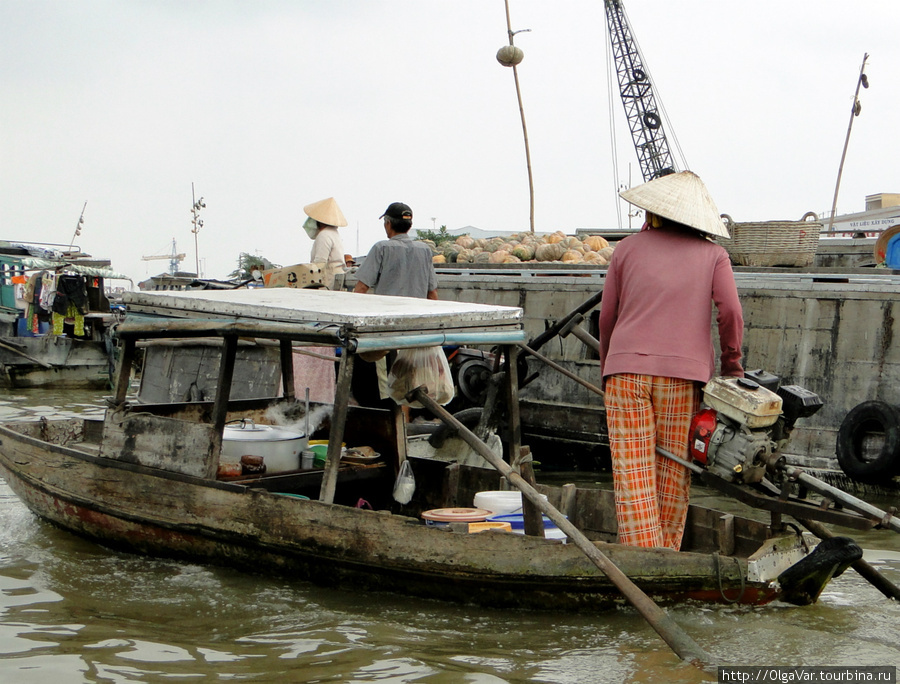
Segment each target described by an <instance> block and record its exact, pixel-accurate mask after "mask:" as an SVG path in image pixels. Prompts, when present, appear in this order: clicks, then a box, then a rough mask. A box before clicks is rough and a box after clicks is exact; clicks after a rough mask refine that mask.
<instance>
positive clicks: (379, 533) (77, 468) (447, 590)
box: [0, 427, 778, 610]
mask: <svg viewBox="0 0 900 684" xmlns="http://www.w3.org/2000/svg"><path fill="white" fill-rule="evenodd" d="M0 474H2V475H3V476H4V477H5V478H6V480H7V482H8V483H9V485H10V487H11V488H12V489H13V491H15V493H16V494H17V495H18V496H19V497H20V498H21V499H22V501H23V502H24V503H25V504H26V505H27V506H28V507H29V508H30V509H31V510H32V511H33V512H35V513H36V514H37V515H39V516H41V517H42V518H45V519H47V520H49V521H51V522H53V523H55V524H57V525H59V526H60V527H62V528H64V529H67V530H70V531H72V532H74V533H77V534H80V535H83V536H86V537H89V538H91V539H94V540H96V541H97V542H99V543H101V544H104V545H108V546H111V547H115V548H119V549H125V550H129V551H133V552H137V553H142V554H148V555H160V556H169V557H176V558H184V559H191V560H200V561H208V562H213V563H218V564H225V565H231V566H236V567H240V568H245V569H251V570H253V571H263V570H265V571H275V572H279V573H284V574H285V575H288V576H291V577H295V578H299V579H305V580H311V581H313V582H316V583H320V584H324V585H331V586H342V587H347V588H352V589H354V590H355V589H366V590H387V591H396V592H400V593H404V594H409V595H416V596H422V597H432V598H440V599H444V600H453V601H459V602H467V603H477V604H481V605H486V606H501V607H513V608H536V609H553V610H602V609H607V608H611V607H614V606H617V605H620V604H623V603H624V602H625V600H624V598H623V597H622V596H621V594H620V593H619V591H618V590H617V589H616V587H615V586H614V585H613V584H612V582H610V581H609V579H608V578H607V577H606V576H605V575H604V574H603V573H602V572H601V571H600V570H599V569H597V568H596V567H595V566H594V565H593V564H592V563H591V562H590V561H588V560H587V559H586V558H585V556H584V555H583V554H582V552H581V551H580V550H579V549H578V548H576V547H575V546H574V545H573V544H561V543H559V542H557V541H553V540H545V539H540V538H534V537H525V536H520V535H512V534H507V533H502V532H485V533H480V534H458V533H456V532H452V531H447V530H442V529H437V528H434V527H430V526H426V525H424V524H422V522H421V521H420V520H417V519H414V518H409V517H405V516H401V515H392V514H390V513H387V512H384V511H382V512H375V511H367V510H362V509H357V508H350V507H346V506H339V505H334V504H326V503H321V502H318V501H309V500H301V499H297V498H295V497H291V496H285V495H280V494H278V493H273V492H269V491H265V490H262V489H250V488H246V487H244V486H241V485H234V484H227V483H222V482H216V481H209V480H203V479H200V478H194V477H190V476H186V475H178V474H174V473H165V472H164V471H160V470H157V469H153V468H148V467H144V466H138V465H133V464H128V463H122V462H119V461H112V460H110V459H104V458H100V457H97V456H92V455H89V454H86V453H83V452H82V451H81V450H76V449H71V448H69V447H65V446H58V445H53V444H48V443H47V442H45V441H43V440H41V439H38V438H36V437H32V436H28V435H23V434H21V433H20V432H18V431H13V430H10V429H8V428H7V427H0ZM600 546H601V548H602V550H603V552H604V554H606V555H607V556H608V557H609V558H610V559H611V560H612V561H613V562H614V563H615V564H616V565H618V566H619V567H620V568H621V569H622V570H623V572H625V574H626V575H628V576H629V577H631V578H632V579H633V580H634V581H635V582H636V583H637V584H638V586H640V587H641V588H642V589H643V590H644V591H645V592H646V593H647V594H649V595H650V596H651V597H653V598H654V599H656V600H660V601H663V602H677V601H683V600H687V599H697V600H702V601H729V602H733V601H740V602H741V603H765V602H768V601H771V600H772V599H775V598H777V596H778V593H777V589H776V588H775V587H774V586H772V585H771V584H770V583H769V582H768V581H751V580H749V579H748V578H747V574H746V573H747V563H746V560H744V559H737V558H734V557H722V558H717V557H715V556H713V555H712V554H703V553H683V552H682V553H676V552H673V551H667V550H662V549H638V548H633V547H625V546H619V545H617V544H605V543H602V542H601V543H600Z"/></svg>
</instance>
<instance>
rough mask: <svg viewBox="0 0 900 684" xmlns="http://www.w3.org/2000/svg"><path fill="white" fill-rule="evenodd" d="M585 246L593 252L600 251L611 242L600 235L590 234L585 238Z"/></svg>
mask: <svg viewBox="0 0 900 684" xmlns="http://www.w3.org/2000/svg"><path fill="white" fill-rule="evenodd" d="M584 246H585V247H586V248H588V249H590V250H591V251H592V252H599V251H600V250H601V249H603V248H604V247H609V242H607V240H606V238H604V237H602V236H600V235H589V236H588V237H586V238H585V239H584Z"/></svg>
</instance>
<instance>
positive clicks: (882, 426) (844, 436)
mask: <svg viewBox="0 0 900 684" xmlns="http://www.w3.org/2000/svg"><path fill="white" fill-rule="evenodd" d="M871 432H879V433H880V432H883V433H884V444H883V445H882V447H881V451H880V452H879V453H878V455H877V456H876V457H875V458H873V459H872V460H865V459H864V458H863V455H862V443H863V440H864V439H865V437H866V435H867V434H869V433H871ZM837 460H838V464H839V465H840V466H841V470H843V471H844V472H845V473H846V474H847V475H848V476H849V477H850V478H852V479H854V480H859V481H860V482H867V483H878V482H883V481H884V480H885V479H890V478H891V477H893V476H894V475H897V474H898V473H900V409H898V408H897V407H896V406H892V405H891V404H888V403H886V402H883V401H877V400H876V401H864V402H863V403H861V404H858V405H857V406H855V407H853V408H852V409H850V412H849V413H847V415H846V417H845V418H844V420H843V421H842V422H841V427H840V429H839V430H838V437H837Z"/></svg>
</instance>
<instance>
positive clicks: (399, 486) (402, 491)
mask: <svg viewBox="0 0 900 684" xmlns="http://www.w3.org/2000/svg"><path fill="white" fill-rule="evenodd" d="M415 491H416V478H415V475H413V470H412V466H411V465H410V464H409V461H403V465H401V466H400V473H399V474H398V475H397V481H396V482H395V483H394V501H396V502H397V503H399V504H404V505H405V504H408V503H409V502H410V500H411V499H412V497H413V494H414V493H415Z"/></svg>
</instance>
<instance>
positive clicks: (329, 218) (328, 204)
mask: <svg viewBox="0 0 900 684" xmlns="http://www.w3.org/2000/svg"><path fill="white" fill-rule="evenodd" d="M303 211H304V212H306V215H307V216H309V217H310V218H312V219H315V220H316V221H318V222H319V223H324V224H325V225H328V226H346V225H347V219H345V218H344V213H343V212H342V211H341V208H340V207H339V206H338V203H337V202H335V200H334V197H329V198H328V199H323V200H319V201H318V202H313V203H312V204H307V205H306V206H305V207H303Z"/></svg>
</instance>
